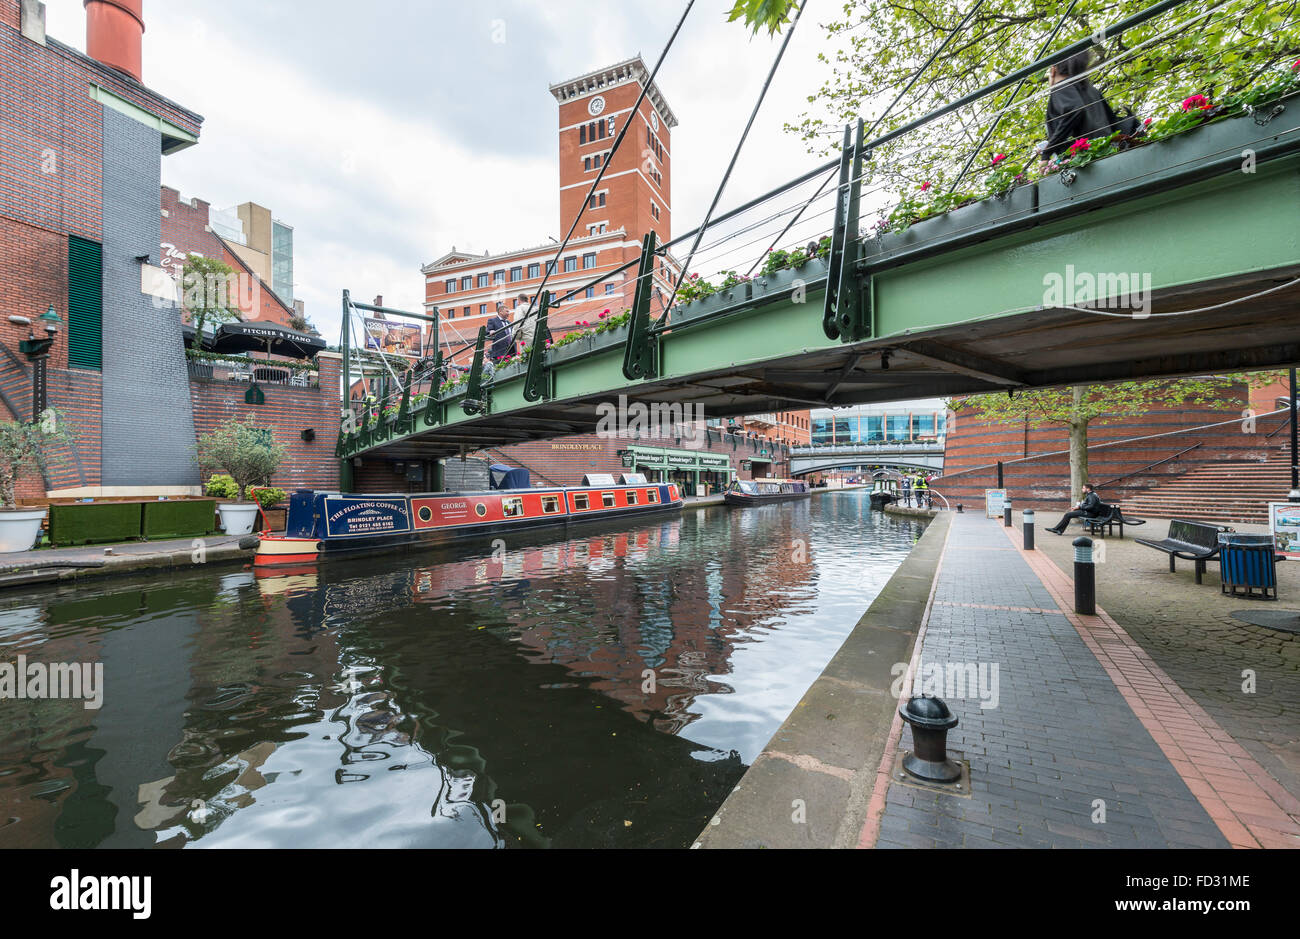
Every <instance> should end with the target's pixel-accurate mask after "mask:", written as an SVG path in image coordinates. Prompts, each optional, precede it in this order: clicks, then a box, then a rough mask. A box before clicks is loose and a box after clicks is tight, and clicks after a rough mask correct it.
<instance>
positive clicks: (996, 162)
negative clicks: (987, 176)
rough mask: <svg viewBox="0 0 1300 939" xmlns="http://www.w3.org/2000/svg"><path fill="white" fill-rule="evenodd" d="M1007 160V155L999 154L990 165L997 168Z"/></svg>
mask: <svg viewBox="0 0 1300 939" xmlns="http://www.w3.org/2000/svg"><path fill="white" fill-rule="evenodd" d="M1006 158H1007V155H1006V154H1005V153H999V154H996V155H995V156H994V157H993V162H992V163H991V164H989V165H990V166H997V165H998V164H999V163H1001V162H1002V161H1003V160H1005V159H1006Z"/></svg>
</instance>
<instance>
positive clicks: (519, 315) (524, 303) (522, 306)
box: [514, 293, 537, 350]
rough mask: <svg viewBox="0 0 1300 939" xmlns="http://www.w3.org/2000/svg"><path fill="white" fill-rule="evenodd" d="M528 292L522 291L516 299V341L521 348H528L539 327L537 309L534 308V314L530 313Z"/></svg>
mask: <svg viewBox="0 0 1300 939" xmlns="http://www.w3.org/2000/svg"><path fill="white" fill-rule="evenodd" d="M528 306H529V303H528V294H526V293H521V294H520V295H519V299H518V300H516V301H515V311H514V312H515V316H514V324H515V341H516V342H518V343H519V348H520V349H521V350H522V349H526V348H528V346H529V345H531V344H532V341H533V332H534V330H535V329H536V327H537V311H536V310H534V311H533V313H532V315H531V316H530V315H529V314H528Z"/></svg>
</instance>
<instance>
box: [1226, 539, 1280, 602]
mask: <svg viewBox="0 0 1300 939" xmlns="http://www.w3.org/2000/svg"><path fill="white" fill-rule="evenodd" d="M1276 552H1277V548H1276V546H1275V545H1274V543H1273V536H1272V535H1246V534H1240V533H1238V532H1220V533H1219V572H1220V574H1221V575H1222V576H1221V580H1222V586H1221V587H1220V590H1221V591H1222V592H1223V593H1225V594H1229V595H1231V596H1234V597H1242V598H1244V599H1247V600H1276V599H1277V553H1276Z"/></svg>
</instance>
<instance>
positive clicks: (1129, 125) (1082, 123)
mask: <svg viewBox="0 0 1300 939" xmlns="http://www.w3.org/2000/svg"><path fill="white" fill-rule="evenodd" d="M1091 62H1092V53H1091V52H1090V51H1089V50H1087V49H1085V50H1083V51H1082V52H1078V53H1076V54H1074V55H1072V56H1070V57H1069V58H1068V59H1065V60H1063V61H1061V62H1058V63H1057V64H1056V65H1053V66H1052V68H1051V71H1050V72H1049V73H1048V81H1049V83H1050V85H1051V89H1052V90H1051V94H1050V96H1049V97H1048V100H1047V143H1045V144H1043V145H1042V157H1043V162H1042V165H1041V166H1040V167H1039V170H1040V171H1041V172H1044V173H1045V172H1047V171H1048V170H1050V169H1051V160H1052V158H1054V157H1059V156H1060V155H1061V154H1063V153H1066V152H1067V151H1068V150H1069V149H1070V147H1071V146H1072V145H1073V144H1074V143H1075V142H1077V141H1079V140H1088V139H1090V138H1093V137H1105V136H1107V135H1109V134H1112V133H1114V132H1115V131H1117V130H1118V131H1123V132H1124V133H1126V134H1135V133H1137V131H1138V129H1139V127H1140V126H1141V125H1140V124H1139V123H1138V120H1137V118H1135V117H1132V116H1129V117H1118V116H1117V115H1116V114H1115V112H1114V111H1113V110H1111V107H1110V105H1109V104H1107V103H1106V99H1105V98H1104V97H1102V94H1101V92H1100V91H1098V90H1097V88H1096V87H1095V86H1094V85H1093V83H1092V82H1091V81H1090V80H1089V79H1088V77H1087V76H1086V75H1084V73H1085V72H1086V71H1088V67H1089V65H1090V64H1091Z"/></svg>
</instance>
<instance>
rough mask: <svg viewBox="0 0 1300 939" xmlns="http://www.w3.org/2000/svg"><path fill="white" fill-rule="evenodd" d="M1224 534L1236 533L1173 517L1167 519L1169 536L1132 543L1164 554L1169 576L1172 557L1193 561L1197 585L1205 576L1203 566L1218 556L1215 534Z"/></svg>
mask: <svg viewBox="0 0 1300 939" xmlns="http://www.w3.org/2000/svg"><path fill="white" fill-rule="evenodd" d="M1225 531H1236V529H1235V528H1228V527H1226V526H1223V525H1209V524H1206V523H1205V522H1194V521H1191V520H1190V519H1185V518H1173V519H1170V520H1169V534H1168V536H1166V537H1165V538H1164V539H1163V540H1161V541H1150V540H1147V539H1145V538H1138V539H1136V541H1137V543H1138V544H1141V545H1146V546H1147V547H1148V548H1155V549H1156V550H1157V551H1164V552H1165V553H1166V554H1168V555H1169V571H1170V573H1172V572H1173V571H1174V569H1175V568H1174V559H1175V558H1182V559H1183V560H1184V561H1195V562H1196V582H1197V583H1198V584H1199V583H1200V582H1201V575H1202V574H1204V573H1205V566H1206V564H1207V563H1208V562H1209V561H1212V560H1214V559H1215V558H1216V557H1218V554H1219V533H1220V532H1225Z"/></svg>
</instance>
